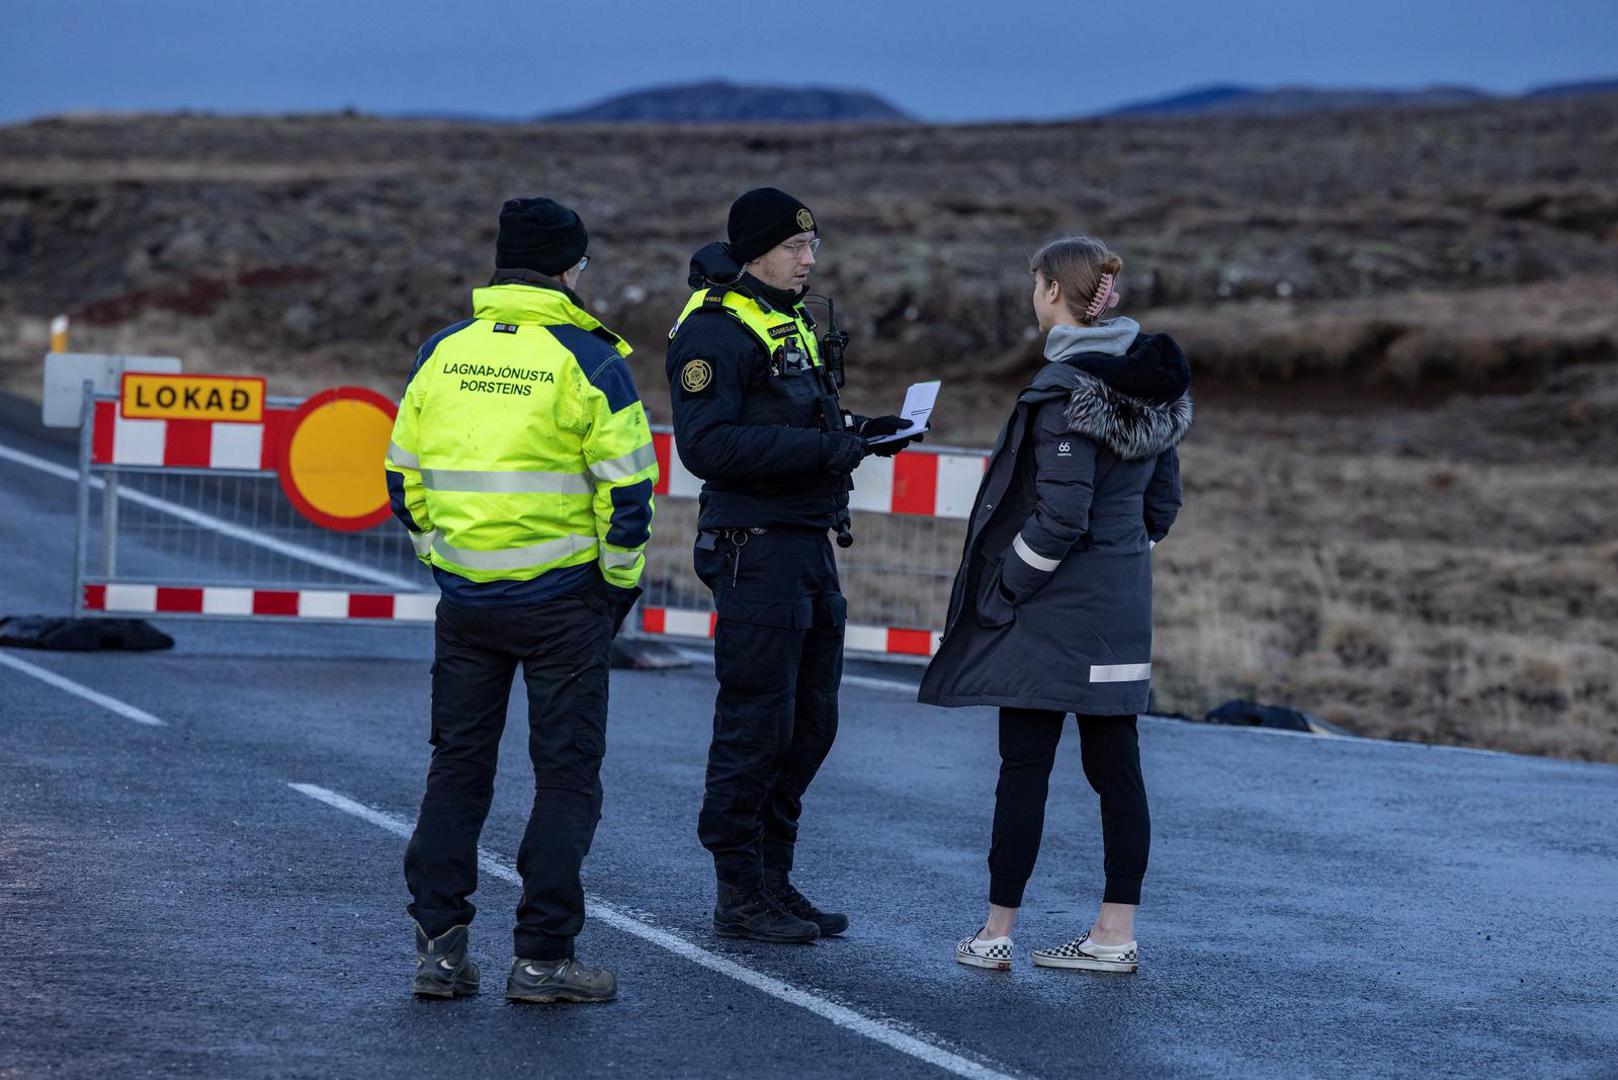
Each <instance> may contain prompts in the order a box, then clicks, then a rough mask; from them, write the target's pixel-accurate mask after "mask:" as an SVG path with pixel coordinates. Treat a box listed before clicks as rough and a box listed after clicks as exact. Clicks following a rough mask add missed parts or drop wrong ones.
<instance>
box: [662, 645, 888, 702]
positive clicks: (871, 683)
mask: <svg viewBox="0 0 1618 1080" xmlns="http://www.w3.org/2000/svg"><path fill="white" fill-rule="evenodd" d="M674 651H675V652H677V653H679V654H680V655H681V656H683V657H685V658H686V659H687V660H690V661H692V662H693V663H697V664H708V665H710V666H712V664H713V653H711V652H704V651H703V650H701V649H679V648H677V649H675V650H674ZM842 682H843V685H844V686H858V687H862V688H864V689H866V690H888V691H891V692H893V693H895V694H914V693H915V692H916V684H915V683H907V682H905V681H904V680H903V679H877V678H873V677H871V676H870V675H844V676H843V679H842Z"/></svg>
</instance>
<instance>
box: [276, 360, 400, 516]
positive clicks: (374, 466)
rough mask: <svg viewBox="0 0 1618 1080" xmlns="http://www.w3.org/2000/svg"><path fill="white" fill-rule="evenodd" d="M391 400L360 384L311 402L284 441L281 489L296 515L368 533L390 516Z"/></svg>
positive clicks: (295, 415)
mask: <svg viewBox="0 0 1618 1080" xmlns="http://www.w3.org/2000/svg"><path fill="white" fill-rule="evenodd" d="M397 412H398V410H397V409H395V408H394V405H393V402H391V401H389V400H388V399H387V398H385V397H383V396H382V395H381V394H378V393H376V392H375V391H374V390H367V389H365V388H364V387H362V386H339V387H337V388H336V389H335V390H325V391H322V392H321V393H318V394H316V395H315V396H314V397H311V398H309V399H308V400H307V401H305V402H304V403H303V405H302V406H301V407H300V408H299V409H298V411H297V412H295V413H293V414H292V419H291V421H290V422H289V423H288V425H287V433H286V436H285V437H284V438H283V439H282V440H281V454H280V461H279V473H280V477H281V490H282V491H284V492H286V495H287V498H288V499H290V500H292V505H293V506H295V507H297V508H298V512H299V513H300V514H302V515H303V516H304V517H306V518H308V519H309V520H310V521H312V522H314V523H315V524H316V525H320V526H323V527H325V528H327V529H334V530H336V531H338V532H358V531H359V530H361V529H369V528H370V527H371V526H372V525H375V524H377V523H378V522H381V521H383V520H384V519H386V518H387V516H388V481H387V474H386V473H385V472H384V471H383V468H382V459H383V458H385V457H386V456H387V453H388V440H389V439H390V438H391V437H392V435H393V418H394V416H395V414H396V413H397Z"/></svg>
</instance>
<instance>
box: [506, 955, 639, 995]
mask: <svg viewBox="0 0 1618 1080" xmlns="http://www.w3.org/2000/svg"><path fill="white" fill-rule="evenodd" d="M617 996H618V980H617V978H616V977H614V975H613V973H612V972H610V971H608V970H607V969H606V968H587V967H581V966H579V962H578V961H577V960H574V959H573V958H572V957H569V958H568V959H566V960H524V959H523V958H522V957H520V956H519V957H518V958H517V959H515V960H513V961H512V962H511V974H510V975H509V976H507V978H506V1000H507V1001H534V1002H539V1003H542V1004H547V1005H548V1004H550V1003H552V1002H556V1001H611V1000H612V999H613V998H615V997H617Z"/></svg>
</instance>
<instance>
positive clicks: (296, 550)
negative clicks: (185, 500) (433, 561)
mask: <svg viewBox="0 0 1618 1080" xmlns="http://www.w3.org/2000/svg"><path fill="white" fill-rule="evenodd" d="M0 459H4V460H6V461H13V462H16V463H17V464H18V465H26V466H27V467H28V468H30V469H37V470H39V471H40V472H42V473H45V474H47V475H49V476H55V477H59V478H60V479H63V480H72V481H74V482H75V483H76V482H77V481H78V479H79V471H78V470H77V469H70V468H68V467H67V466H66V465H58V464H57V463H56V462H54V461H47V460H46V459H44V458H42V457H36V456H34V455H33V454H30V453H27V452H25V451H22V450H17V449H14V448H13V447H10V446H6V445H4V444H0ZM90 486H91V487H93V488H97V489H100V488H101V487H102V482H101V478H100V477H91V478H90ZM118 497H119V498H120V499H127V500H128V501H129V502H132V503H135V504H137V505H139V506H144V507H147V508H148V509H151V510H156V511H159V512H160V513H164V514H171V515H173V516H174V517H177V518H179V519H180V520H182V521H186V522H189V523H191V524H192V525H196V526H199V527H201V528H204V529H211V530H213V531H214V532H216V533H219V534H220V535H221V536H228V537H230V538H231V539H232V540H240V541H242V542H243V543H244V544H253V545H254V546H256V547H261V548H264V549H265V550H267V551H273V552H275V553H276V554H277V555H285V556H287V557H288V558H290V559H297V560H298V561H300V562H306V563H309V564H311V565H314V566H319V567H322V568H324V569H327V570H332V571H335V572H337V573H340V574H348V575H350V576H352V577H357V578H361V579H363V580H365V581H371V582H375V583H376V584H378V585H386V586H388V587H389V588H391V589H399V590H401V591H406V592H418V591H421V590H422V589H423V585H422V583H421V582H419V581H411V580H410V579H409V578H402V577H400V576H398V575H397V574H390V573H388V572H387V571H385V570H376V569H373V568H372V567H369V566H366V565H365V564H364V563H360V562H355V561H354V560H353V559H345V558H343V557H342V556H341V555H329V554H327V553H326V552H324V551H316V550H315V549H314V548H310V547H304V546H303V545H302V544H293V543H289V542H288V541H286V540H277V539H276V538H275V537H273V536H265V535H263V534H262V533H260V532H257V531H255V530H253V529H249V528H246V527H245V526H242V525H235V524H232V523H231V522H228V521H225V520H223V519H221V518H216V517H214V516H213V515H211V514H204V513H202V512H201V511H198V510H193V509H191V508H190V507H189V506H181V505H180V504H179V503H175V502H169V501H168V500H167V499H159V498H158V497H157V496H155V495H148V494H147V493H146V492H144V491H134V490H131V489H130V488H127V487H120V488H119V489H118Z"/></svg>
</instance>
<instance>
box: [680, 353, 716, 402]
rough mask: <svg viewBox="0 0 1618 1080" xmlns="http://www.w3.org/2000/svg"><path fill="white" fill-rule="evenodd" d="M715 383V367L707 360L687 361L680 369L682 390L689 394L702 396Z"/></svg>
mask: <svg viewBox="0 0 1618 1080" xmlns="http://www.w3.org/2000/svg"><path fill="white" fill-rule="evenodd" d="M711 382H713V365H712V364H710V363H708V361H706V360H702V359H700V358H699V359H693V360H687V361H686V362H685V366H684V367H682V368H681V369H680V389H682V390H684V391H685V392H686V393H688V394H700V393H702V391H704V390H706V389H708V384H709V383H711Z"/></svg>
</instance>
